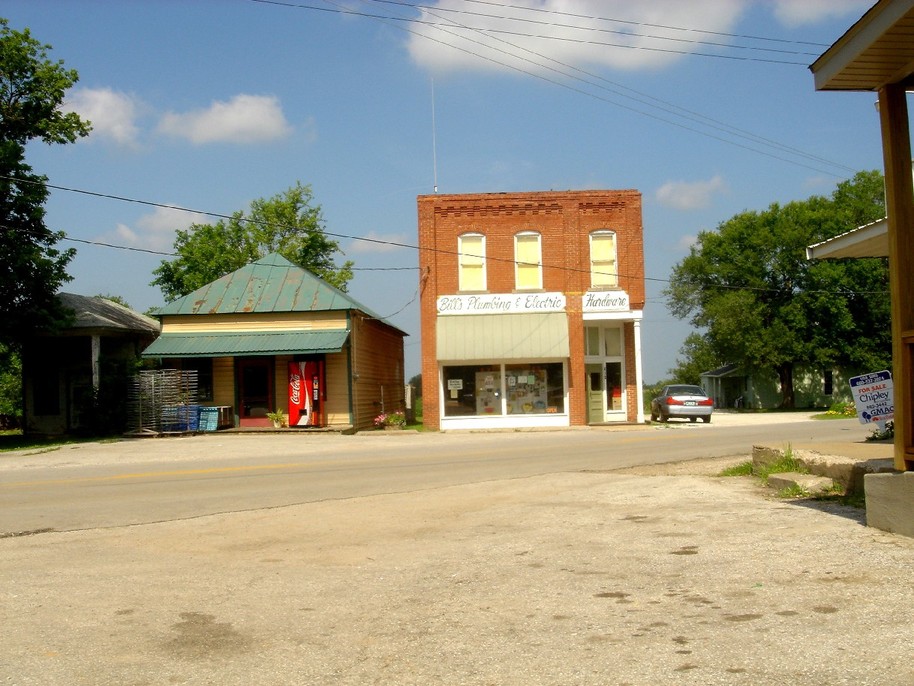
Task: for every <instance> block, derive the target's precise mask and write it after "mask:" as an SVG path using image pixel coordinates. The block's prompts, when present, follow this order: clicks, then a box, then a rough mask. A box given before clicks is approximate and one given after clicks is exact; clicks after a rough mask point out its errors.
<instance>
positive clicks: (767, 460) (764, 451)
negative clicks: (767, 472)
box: [752, 445, 784, 467]
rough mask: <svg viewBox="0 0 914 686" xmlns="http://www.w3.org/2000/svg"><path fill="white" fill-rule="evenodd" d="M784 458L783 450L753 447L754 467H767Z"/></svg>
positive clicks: (763, 446)
mask: <svg viewBox="0 0 914 686" xmlns="http://www.w3.org/2000/svg"><path fill="white" fill-rule="evenodd" d="M782 457H784V450H783V449H782V448H772V447H770V446H767V445H754V446H752V465H753V466H754V467H767V466H768V465H770V464H774V463H775V462H777V461H778V460H780V459H781V458H782Z"/></svg>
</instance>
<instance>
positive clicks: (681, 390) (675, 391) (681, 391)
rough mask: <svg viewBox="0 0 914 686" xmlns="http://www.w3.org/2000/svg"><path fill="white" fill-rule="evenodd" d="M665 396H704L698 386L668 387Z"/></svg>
mask: <svg viewBox="0 0 914 686" xmlns="http://www.w3.org/2000/svg"><path fill="white" fill-rule="evenodd" d="M666 394H667V395H705V392H704V391H703V390H702V389H701V387H700V386H669V387H667V392H666Z"/></svg>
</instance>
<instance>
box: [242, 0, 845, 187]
mask: <svg viewBox="0 0 914 686" xmlns="http://www.w3.org/2000/svg"><path fill="white" fill-rule="evenodd" d="M250 1H251V2H256V3H259V4H267V5H277V6H282V7H288V8H292V9H305V10H317V11H323V12H338V13H340V14H353V15H356V16H361V17H366V18H370V19H375V20H378V21H381V22H382V23H388V22H390V21H394V22H410V23H421V22H416V21H415V20H412V19H409V18H406V17H391V16H387V15H378V14H371V13H366V12H357V11H355V10H352V9H349V8H346V7H342V6H340V5H339V4H338V3H336V2H334V0H325V2H327V3H329V4H331V5H334V6H335V7H336V9H331V8H326V7H315V6H313V5H306V4H301V3H293V2H284V1H281V0H250ZM369 1H374V0H369ZM407 6H409V7H414V6H413V5H407ZM429 14H432V15H433V16H435V15H434V14H433V13H431V12H429ZM447 21H448V22H450V23H449V24H447V26H450V27H451V28H459V29H463V30H469V31H474V32H477V33H485V32H484V31H481V30H478V29H472V28H471V27H467V26H464V25H461V24H457V23H455V22H453V20H447ZM390 25H391V26H392V27H393V28H396V29H398V30H401V31H404V32H406V33H410V34H412V35H415V36H417V37H419V38H422V39H424V40H429V41H432V42H434V43H438V44H439V45H443V46H446V47H449V48H452V49H454V50H457V51H459V52H463V53H465V54H468V55H471V56H473V57H475V58H477V59H482V60H484V61H487V62H491V63H493V64H496V65H498V66H501V67H504V68H506V69H510V70H512V71H516V72H518V73H521V74H524V75H526V76H532V77H533V78H536V79H539V80H541V81H545V82H547V83H550V84H552V85H555V86H559V87H561V88H565V89H566V90H570V91H572V92H574V93H577V94H579V95H584V96H587V97H590V98H593V99H595V100H598V101H601V102H605V103H607V104H609V105H613V106H615V107H619V108H621V109H625V110H628V111H630V112H634V113H635V114H638V115H640V116H643V117H648V118H650V119H654V120H655V121H660V122H663V123H665V124H668V125H670V126H675V127H677V128H680V129H683V130H685V131H691V132H692V133H696V134H698V135H700V136H704V137H706V138H710V139H712V140H716V141H719V142H721V143H725V144H727V145H731V146H734V147H737V148H741V149H743V150H747V151H749V152H753V153H756V154H759V155H763V156H765V157H769V158H771V159H775V160H778V161H781V162H786V163H787V164H792V165H794V166H798V167H802V168H804V169H810V170H812V171H816V172H820V173H822V174H826V175H828V176H834V177H839V178H840V177H843V175H844V174H846V173H853V172H855V171H856V170H854V169H853V168H851V167H848V166H846V165H843V164H840V163H838V162H832V161H829V160H827V159H825V158H822V157H820V156H817V155H814V154H812V153H808V152H804V151H802V150H799V149H797V148H794V147H791V146H787V145H785V144H782V143H778V142H776V141H773V140H771V139H768V138H765V137H763V136H758V135H756V134H753V133H750V132H748V131H745V130H742V129H739V128H737V127H734V126H731V125H729V124H725V123H723V122H720V121H718V120H715V119H713V118H711V117H707V116H704V115H701V114H698V113H696V112H692V111H691V110H687V109H685V108H682V107H679V106H677V105H674V104H672V103H669V102H666V101H663V100H661V99H659V98H655V97H653V96H650V95H646V94H643V93H640V92H638V91H635V90H634V89H631V88H627V87H625V86H621V85H619V84H615V83H613V82H612V81H609V80H607V79H604V78H603V77H600V76H598V75H595V74H591V73H589V72H586V71H584V70H581V69H579V68H577V67H574V66H571V65H567V64H565V63H562V62H560V61H558V60H555V59H553V58H550V57H548V56H546V55H543V54H541V53H537V52H535V51H533V50H530V49H528V48H524V47H522V46H518V45H515V44H513V43H510V42H508V41H505V40H503V39H499V38H494V37H492V36H487V38H489V39H494V40H497V41H499V42H500V43H502V44H504V45H507V46H509V47H511V48H514V49H515V50H522V51H524V52H526V53H529V54H532V55H534V56H536V57H538V58H541V59H543V60H546V61H548V62H551V63H554V64H558V65H560V66H561V67H563V68H565V69H570V70H572V71H574V72H576V73H579V74H583V75H585V76H587V77H589V78H590V79H594V80H596V81H598V82H603V83H608V84H611V85H613V86H616V87H617V88H621V89H623V90H625V91H628V92H629V93H634V94H635V96H632V95H628V94H626V93H623V92H620V91H619V90H614V89H612V88H607V87H606V86H604V85H602V84H601V83H594V81H592V80H588V79H587V78H582V77H580V76H576V75H575V74H569V73H567V72H565V71H562V70H560V69H557V68H555V67H553V66H550V65H549V64H543V63H541V62H534V61H532V60H530V59H529V58H526V57H523V56H521V55H517V54H514V53H511V52H508V51H507V50H504V49H502V48H499V47H497V46H493V45H490V44H487V43H483V42H481V41H478V40H474V39H471V38H468V37H467V36H465V35H461V34H459V33H455V32H454V31H450V30H448V29H446V28H443V27H442V25H439V24H435V25H434V28H436V29H437V30H438V31H441V32H443V33H445V34H448V35H449V36H452V37H453V38H456V39H457V40H459V41H466V42H468V43H471V44H475V45H477V46H480V47H482V48H484V49H486V50H494V51H495V52H497V53H501V54H502V55H505V56H506V57H508V58H510V59H512V60H517V61H519V62H521V63H526V64H529V65H533V66H535V67H537V68H540V69H545V70H547V71H548V72H551V73H554V74H556V75H557V76H559V77H562V78H566V79H571V80H572V81H576V82H579V83H581V84H583V85H585V86H589V87H595V88H597V89H599V90H602V91H606V92H609V93H612V94H613V95H615V96H618V97H621V98H625V99H627V100H632V101H635V102H637V103H639V104H641V105H645V106H646V107H648V108H652V109H656V110H659V111H661V112H662V113H663V114H665V115H671V116H673V117H678V118H680V119H683V120H685V121H686V122H690V123H691V124H697V125H698V126H703V127H706V128H708V129H710V131H707V130H702V129H700V128H696V127H695V126H693V125H691V124H686V123H682V122H680V121H675V120H672V119H670V118H668V117H667V116H661V115H658V114H654V113H652V112H650V111H645V110H644V109H643V108H639V107H635V106H631V105H627V104H625V103H621V102H618V101H616V100H613V99H610V98H607V97H603V96H601V95H599V94H598V93H593V92H591V91H588V90H585V89H584V88H582V87H577V86H575V85H572V84H570V83H566V82H563V81H560V80H557V79H556V78H550V77H549V76H546V75H544V74H540V73H536V72H533V71H530V70H528V69H524V68H522V67H520V66H518V65H516V64H511V63H508V62H505V61H502V60H499V59H496V58H494V57H491V56H487V55H484V54H482V53H480V52H475V51H473V50H471V49H469V48H465V47H462V46H460V45H455V44H453V43H449V42H446V41H443V40H439V39H437V38H433V37H432V36H430V35H428V34H425V33H422V32H419V31H415V30H413V29H409V28H406V27H404V26H402V25H400V24H398V23H392V24H390ZM689 54H691V53H689ZM655 103H660V104H655ZM674 110H679V111H678V112H677V111H674ZM726 136H730V137H733V138H736V139H737V140H733V139H732V138H727V137H726ZM739 140H744V141H748V143H751V145H750V144H747V143H741V142H739ZM755 146H762V147H768V148H772V149H773V150H774V151H775V152H769V151H766V150H763V149H759V148H758V147H755ZM784 154H787V155H793V156H794V157H798V158H800V160H795V159H790V158H788V157H784V156H783V155H784ZM801 160H806V162H804V161H801ZM823 164H824V165H827V166H829V167H833V168H835V169H839V170H841V173H840V174H838V173H835V172H833V171H830V170H828V169H823V168H822V167H821V165H823ZM815 165H820V166H815Z"/></svg>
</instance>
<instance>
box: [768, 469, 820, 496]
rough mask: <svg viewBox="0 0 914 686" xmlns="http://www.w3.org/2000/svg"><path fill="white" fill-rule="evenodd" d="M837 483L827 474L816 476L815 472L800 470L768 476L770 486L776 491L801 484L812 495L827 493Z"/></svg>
mask: <svg viewBox="0 0 914 686" xmlns="http://www.w3.org/2000/svg"><path fill="white" fill-rule="evenodd" d="M834 485H835V482H834V481H832V480H831V479H829V478H828V477H825V476H816V475H815V474H800V473H799V472H781V473H779V474H772V475H770V476H769V477H768V487H769V488H773V489H775V490H776V491H780V490H782V489H785V488H791V487H792V486H799V487H800V488H802V489H803V490H805V491H806V492H807V493H809V494H810V495H817V494H819V493H827V492H828V491H830V490H831V489H832V488H833V487H834Z"/></svg>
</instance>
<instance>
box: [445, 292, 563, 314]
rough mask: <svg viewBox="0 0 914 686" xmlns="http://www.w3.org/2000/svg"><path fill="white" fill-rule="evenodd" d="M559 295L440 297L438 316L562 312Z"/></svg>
mask: <svg viewBox="0 0 914 686" xmlns="http://www.w3.org/2000/svg"><path fill="white" fill-rule="evenodd" d="M564 311H565V296H564V295H563V294H561V293H503V294H497V293H486V294H483V295H442V296H440V297H439V298H438V314H442V315H443V314H517V313H521V312H564Z"/></svg>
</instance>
